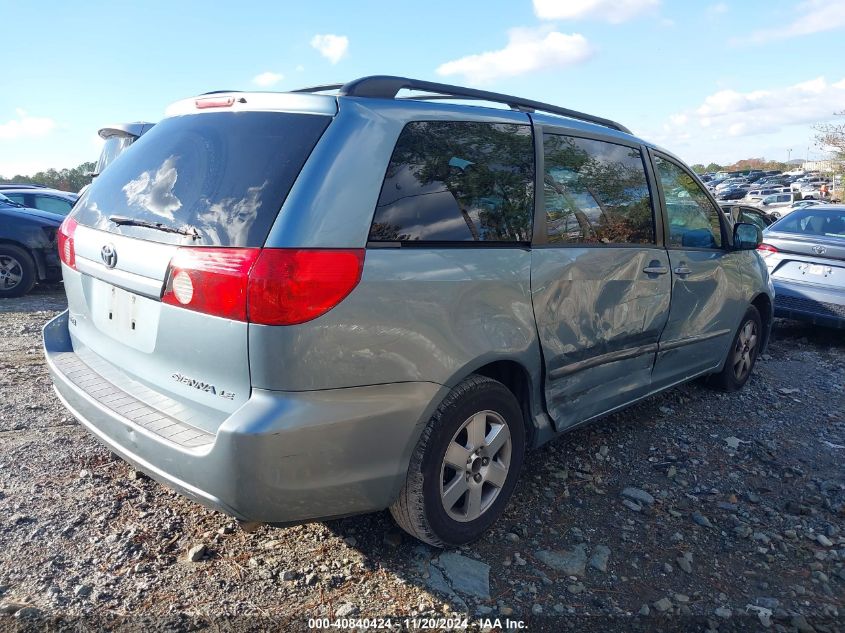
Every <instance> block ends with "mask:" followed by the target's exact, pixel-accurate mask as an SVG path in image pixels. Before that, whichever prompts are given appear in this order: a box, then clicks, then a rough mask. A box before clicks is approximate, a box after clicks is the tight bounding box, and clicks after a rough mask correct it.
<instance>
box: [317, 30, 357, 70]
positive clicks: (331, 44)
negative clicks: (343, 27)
mask: <svg viewBox="0 0 845 633" xmlns="http://www.w3.org/2000/svg"><path fill="white" fill-rule="evenodd" d="M311 46H312V47H313V48H316V49H317V50H318V51H319V52H320V55H322V56H323V57H325V58H326V59H328V60H329V61H330V62H331V63H332V64H336V63H338V62H339V61H340V60H341V59H343V58H344V57H346V54H347V53H348V52H349V38H348V37H346V36H345V35H332V34H331V33H328V34H326V35H315V36H314V37H312V38H311Z"/></svg>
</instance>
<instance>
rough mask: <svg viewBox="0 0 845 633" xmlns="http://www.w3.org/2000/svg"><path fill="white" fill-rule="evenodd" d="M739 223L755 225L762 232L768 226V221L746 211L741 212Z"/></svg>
mask: <svg viewBox="0 0 845 633" xmlns="http://www.w3.org/2000/svg"><path fill="white" fill-rule="evenodd" d="M739 221H740V222H745V223H747V224H753V225H754V226H756V227H757V228H759V229H760V230H761V231H762V230H763V229H765V228H766V226H767V224H766V221H765V220H764V219H763V218H762V217H760V216H759V215H757V214H756V213H752V212H750V211H745V210H743V211H740V213H739Z"/></svg>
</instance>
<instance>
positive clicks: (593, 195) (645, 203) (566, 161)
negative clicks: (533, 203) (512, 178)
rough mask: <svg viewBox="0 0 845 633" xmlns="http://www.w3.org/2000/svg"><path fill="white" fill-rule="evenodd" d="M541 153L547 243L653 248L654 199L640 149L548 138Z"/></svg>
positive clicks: (551, 136) (585, 140)
mask: <svg viewBox="0 0 845 633" xmlns="http://www.w3.org/2000/svg"><path fill="white" fill-rule="evenodd" d="M543 150H544V156H545V159H544V162H545V173H544V174H543V191H544V193H545V206H546V227H547V232H548V241H549V243H551V244H597V245H598V244H653V243H654V216H653V213H652V205H651V195H650V194H649V190H648V181H647V180H646V175H645V168H644V166H643V158H642V154H641V152H640V150H639V149H637V148H635V147H628V146H626V145H617V144H615V143H606V142H604V141H595V140H591V139H584V138H576V137H571V136H562V135H559V134H546V135H544V137H543Z"/></svg>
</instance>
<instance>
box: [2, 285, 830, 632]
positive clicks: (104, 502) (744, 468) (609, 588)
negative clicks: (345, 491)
mask: <svg viewBox="0 0 845 633" xmlns="http://www.w3.org/2000/svg"><path fill="white" fill-rule="evenodd" d="M64 305H65V302H64V296H63V294H62V290H61V287H54V288H46V289H39V290H37V291H36V292H35V293H34V294H32V295H30V296H28V297H25V298H23V299H16V300H0V328H1V329H2V332H3V337H2V339H0V402H2V404H3V406H2V410H0V603H2V604H0V629H2V628H8V627H9V626H26V623H27V622H29V623H30V625H31V626H35V625H38V624H43V620H40V619H39V618H44V617H48V618H53V619H55V618H64V619H65V621H66V622H77V623H78V622H88V624H89V625H90V626H91V627H92V628H93V627H96V626H101V625H102V624H103V623H104V622H108V621H110V622H123V623H124V624H129V623H134V624H139V623H140V624H141V625H142V626H143V625H144V623H146V626H148V627H150V628H162V627H163V626H164V625H165V624H166V625H168V626H170V627H172V628H175V629H185V630H187V629H191V628H193V627H201V626H203V623H212V624H214V625H216V624H218V623H214V620H215V618H217V617H219V615H220V614H226V615H228V616H230V618H231V619H229V620H228V621H227V622H228V624H229V626H230V627H234V628H237V627H239V626H240V627H243V628H275V629H277V630H283V629H285V630H288V629H294V630H297V629H299V630H302V629H307V628H309V625H308V618H315V617H338V618H340V617H346V618H353V619H355V618H372V617H385V616H393V620H392V622H391V623H392V624H393V625H394V628H396V627H397V626H399V625H402V626H406V625H405V618H445V617H449V616H452V615H454V614H457V615H458V616H460V617H461V618H466V620H467V623H468V624H469V627H470V629H484V628H485V627H487V628H490V627H493V628H497V626H496V625H497V624H499V625H500V626H499V627H498V628H505V627H506V626H507V623H506V622H505V619H506V618H508V619H510V620H511V621H523V622H525V623H526V627H527V629H528V630H563V629H564V628H572V629H573V630H576V629H577V630H579V631H586V630H596V631H599V630H601V631H604V630H609V629H614V630H615V629H620V630H631V629H637V628H639V629H641V630H652V629H654V628H655V627H659V628H661V629H662V630H707V629H710V630H717V629H718V630H722V631H724V630H798V631H811V630H818V631H836V630H845V566H843V564H845V414H843V404H845V354H844V353H843V350H845V334H843V333H841V332H835V331H829V330H824V329H822V328H815V327H811V326H805V325H802V324H798V323H793V322H787V321H783V322H778V323H777V324H776V328H775V341H774V342H773V344H772V345H771V347H770V349H769V351H768V353H767V354H766V355H764V356H763V358H762V359H761V361H760V362H759V363H758V365H757V369H756V372H755V374H754V376H753V377H752V379H751V382H750V383H749V385H748V386H747V387H746V388H745V390H744V391H742V392H740V393H737V394H721V393H717V392H714V391H711V390H710V389H708V388H707V387H706V386H704V385H703V384H701V383H699V382H696V383H692V384H688V385H685V386H683V387H680V388H677V389H674V390H672V391H670V392H667V393H665V394H663V395H661V396H658V397H655V398H652V399H650V400H648V401H646V402H644V403H642V404H639V405H637V406H635V407H632V408H630V409H628V410H626V411H625V412H623V413H621V414H617V415H614V416H612V417H610V418H607V419H606V420H604V421H602V422H600V423H597V424H594V425H592V426H589V427H587V428H583V429H580V430H577V431H574V432H572V433H571V434H569V435H567V436H565V437H563V438H561V439H560V440H558V441H557V442H554V443H552V444H551V445H547V446H545V447H543V448H541V449H539V450H537V451H534V452H532V453H531V454H529V456H528V458H527V460H526V467H525V469H524V471H523V473H522V478H521V481H520V484H519V485H518V487H517V490H516V493H515V495H514V498H513V499H512V500H511V503H510V505H509V510H508V512H507V514H506V515H505V516H504V518H503V519H502V520H501V521H499V522H498V524H497V525H496V526H495V528H494V529H493V530H492V531H491V532H490V533H489V534H488V535H487V536H485V537H484V538H483V539H482V540H481V541H479V542H477V543H474V544H472V545H471V546H469V547H465V548H461V549H460V550H455V551H449V552H441V551H439V550H435V549H433V548H430V547H427V546H424V545H422V544H420V543H418V542H416V541H414V540H413V539H411V538H410V537H408V536H406V535H404V533H401V532H400V531H399V530H398V529H397V528H396V527H395V526H394V524H393V523H392V521H391V519H390V516H389V514H388V513H387V512H381V513H378V514H372V515H368V516H362V517H355V518H349V519H343V520H338V521H330V522H325V523H313V524H310V525H303V526H297V527H291V528H285V529H281V528H272V527H269V526H257V527H256V526H252V528H254V529H252V530H251V531H247V530H245V529H242V528H241V527H239V526H238V525H237V524H236V523H234V522H233V521H232V520H231V519H229V518H227V517H226V516H224V515H222V514H219V513H216V512H212V511H209V510H206V509H204V508H202V507H200V506H198V505H196V504H194V503H192V502H189V501H187V500H185V499H183V498H181V497H179V496H178V495H177V494H175V493H173V492H171V491H170V490H169V489H167V488H165V487H164V486H161V485H159V484H157V483H155V482H153V481H151V480H149V479H147V478H146V477H145V476H143V475H141V474H140V473H136V472H134V471H133V470H132V469H131V468H129V467H128V466H127V465H126V464H125V463H124V462H122V461H121V460H119V459H117V458H116V457H114V456H113V455H112V454H111V453H110V452H109V451H107V450H106V449H104V448H103V447H102V446H100V445H99V444H98V443H97V442H96V441H95V440H94V439H93V437H92V436H91V435H90V434H89V433H87V432H86V431H85V430H84V429H83V428H82V427H81V426H80V425H79V424H78V423H77V422H76V421H75V420H74V419H73V418H72V417H71V416H70V415H69V414H68V413H67V412H66V411H65V410H64V408H63V407H62V406H61V405H60V404H59V402H58V400H57V398H56V397H55V395H54V394H53V391H52V389H51V382H50V378H49V376H48V373H47V370H46V367H45V365H44V362H43V360H42V352H41V348H40V330H41V327H42V325H43V324H44V323H45V322H46V321H47V320H48V319H50V318H51V317H52V316H54V315H55V314H57V313H58V312H60V311H61V310H63V309H64ZM2 614H5V615H2ZM4 618H5V619H4ZM27 618H30V619H29V620H28V619H27ZM74 618H87V620H85V619H83V620H74ZM121 618H123V619H121ZM496 618H499V622H498V623H497V622H496ZM358 624H361V623H358ZM442 624H443V622H437V621H436V620H435V621H427V620H425V619H422V620H419V621H417V622H411V623H410V625H409V626H406V628H412V629H419V630H423V629H426V628H430V627H428V626H427V625H433V626H434V627H435V628H445V627H443V626H441V625H442ZM813 627H815V629H813Z"/></svg>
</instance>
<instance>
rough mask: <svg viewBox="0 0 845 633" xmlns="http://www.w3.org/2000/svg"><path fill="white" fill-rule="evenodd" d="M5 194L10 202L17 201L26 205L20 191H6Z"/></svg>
mask: <svg viewBox="0 0 845 633" xmlns="http://www.w3.org/2000/svg"><path fill="white" fill-rule="evenodd" d="M5 195H6V197H7V198H8V199H9V200H11V201H12V202H17V203H18V204H22V205H26V202H24V198H23V194H22V193H7V194H5Z"/></svg>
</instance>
